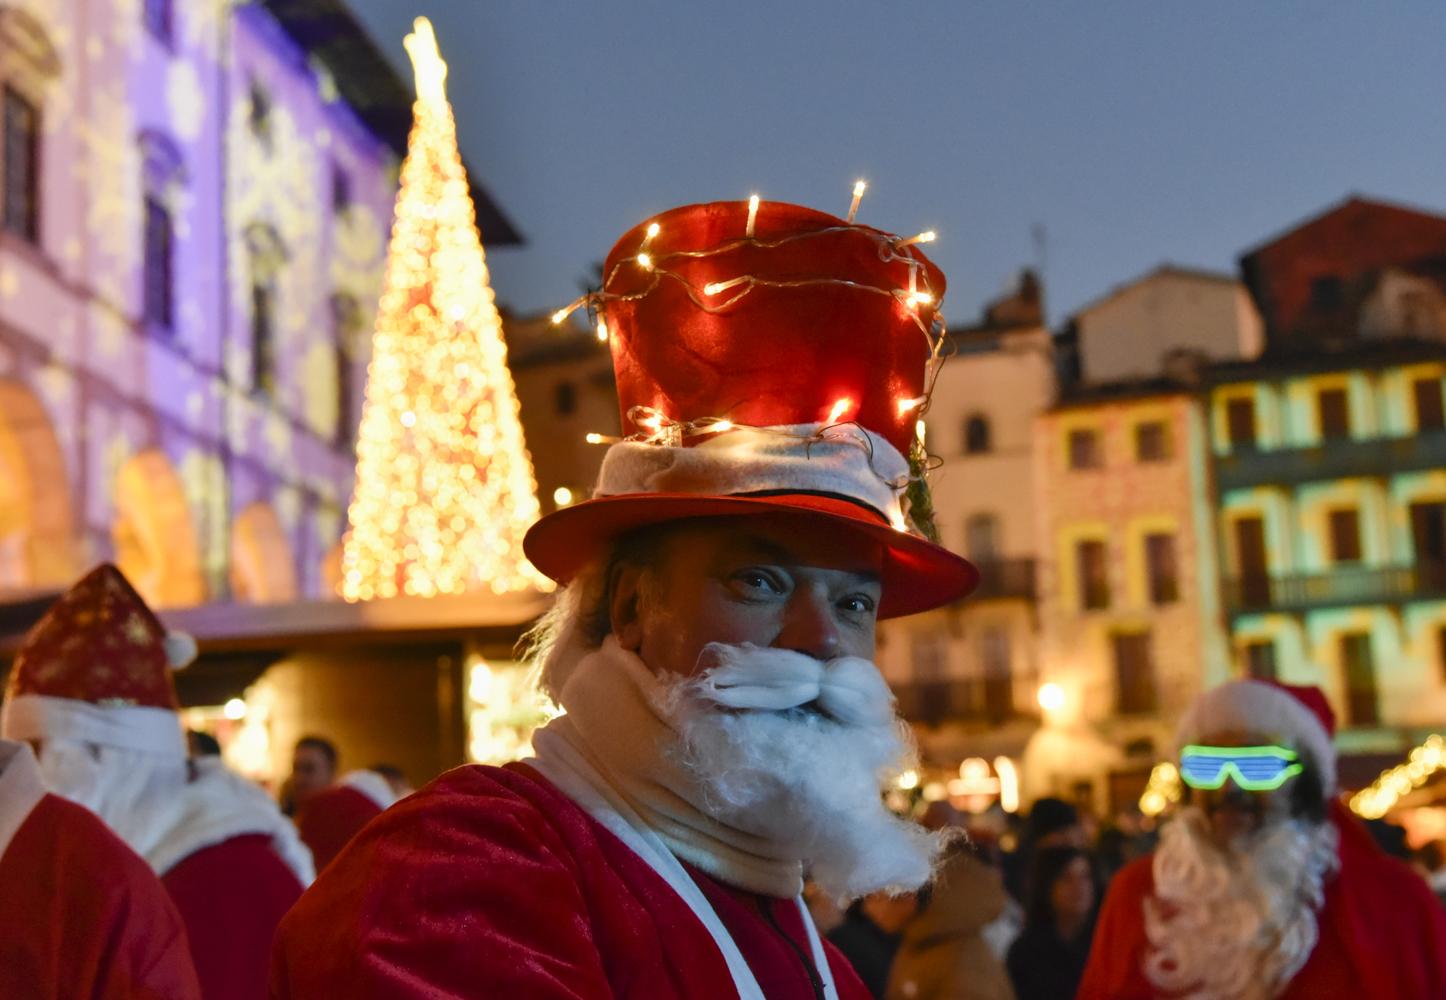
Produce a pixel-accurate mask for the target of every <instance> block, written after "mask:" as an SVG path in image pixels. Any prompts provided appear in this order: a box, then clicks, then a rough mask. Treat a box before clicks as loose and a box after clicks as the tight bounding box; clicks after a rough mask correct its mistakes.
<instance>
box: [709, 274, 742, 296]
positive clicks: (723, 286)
mask: <svg viewBox="0 0 1446 1000" xmlns="http://www.w3.org/2000/svg"><path fill="white" fill-rule="evenodd" d="M748 280H749V277H748V275H746V274H745V275H743V276H742V277H738V278H729V279H728V280H727V281H710V282H708V284H706V285H704V286H703V294H704V295H717V294H718V293H719V292H726V291H728V289H730V288H735V287H737V286H738V285H741V284H743V283H744V282H745V281H748Z"/></svg>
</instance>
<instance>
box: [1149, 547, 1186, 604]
mask: <svg viewBox="0 0 1446 1000" xmlns="http://www.w3.org/2000/svg"><path fill="white" fill-rule="evenodd" d="M1145 571H1146V574H1147V575H1148V577H1149V581H1150V603H1151V604H1169V603H1171V602H1172V601H1176V600H1179V598H1180V583H1179V578H1178V571H1177V569H1176V565H1175V536H1174V535H1170V534H1163V533H1162V534H1151V535H1146V536H1145Z"/></svg>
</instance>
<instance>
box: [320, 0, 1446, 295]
mask: <svg viewBox="0 0 1446 1000" xmlns="http://www.w3.org/2000/svg"><path fill="white" fill-rule="evenodd" d="M348 2H349V3H350V4H351V6H352V7H353V8H354V9H355V10H356V11H357V13H358V14H359V15H360V16H361V18H362V20H363V21H364V23H366V25H367V26H368V27H369V28H370V29H371V31H372V33H373V34H374V36H375V37H376V38H377V40H378V42H379V43H380V44H381V45H382V47H383V48H384V50H385V51H386V52H387V54H388V55H389V56H391V57H392V58H393V59H394V61H396V62H397V63H398V64H399V66H402V67H403V68H405V67H406V63H405V58H404V54H403V51H402V47H401V38H402V35H403V34H404V33H405V32H406V31H407V30H408V27H409V25H410V22H411V18H412V17H414V16H416V15H417V14H426V15H428V16H429V17H431V18H432V20H433V22H434V23H435V24H436V26H437V32H438V36H439V38H440V42H441V46H442V51H443V55H444V56H445V57H447V59H448V60H449V62H450V64H451V76H450V79H449V86H450V93H451V96H452V100H453V104H454V106H455V108H456V111H457V117H458V124H459V129H460V132H461V142H462V148H463V151H464V154H465V155H466V156H467V158H468V160H469V162H470V164H471V165H472V166H473V168H474V170H475V171H476V172H477V174H478V175H479V176H480V178H481V180H482V182H483V183H484V184H485V185H486V186H487V188H488V189H489V190H490V191H491V192H492V194H493V196H494V197H495V198H496V199H497V200H498V201H499V202H500V203H501V205H502V206H503V207H504V209H505V210H506V211H507V212H508V214H509V215H510V216H511V217H512V219H513V220H514V222H515V223H516V224H517V225H518V226H519V227H520V228H521V229H522V231H523V232H524V233H525V234H526V235H527V237H528V240H529V244H528V246H527V247H525V248H523V249H520V250H502V249H499V250H497V251H495V252H491V253H490V254H489V263H490V264H491V266H492V271H493V285H494V287H495V288H496V289H497V292H498V296H499V298H500V299H501V300H502V301H504V302H507V303H509V304H511V305H512V306H514V307H515V308H518V309H520V310H523V311H539V310H545V309H551V308H553V307H555V306H557V305H559V304H562V303H565V302H566V301H568V300H569V299H571V298H573V297H574V296H575V295H576V288H577V285H578V281H579V280H580V279H581V278H582V277H583V276H584V275H585V274H586V273H587V271H588V268H589V265H590V263H591V262H592V261H595V260H600V259H601V258H602V257H603V256H604V255H605V254H606V253H607V251H608V249H609V248H610V247H611V246H612V243H613V241H614V240H615V239H616V238H617V237H618V236H619V235H621V234H622V233H623V232H624V231H625V230H627V229H628V228H629V227H631V226H632V225H634V224H635V223H637V222H639V221H641V220H642V219H644V218H646V217H647V216H648V215H650V214H653V213H656V212H658V211H661V210H663V209H666V208H669V207H672V206H674V205H679V204H685V203H688V202H693V201H708V200H713V199H721V198H745V197H747V195H748V194H749V193H750V192H753V191H757V192H759V193H760V194H761V195H762V196H763V197H764V198H766V199H777V200H784V201H795V202H800V203H803V204H807V205H811V206H814V207H817V208H822V209H825V210H831V211H834V212H837V213H839V214H842V213H843V212H844V211H845V210H846V209H847V206H848V201H849V193H850V188H851V186H852V184H853V181H854V179H855V178H857V177H865V178H867V179H868V181H869V183H870V188H869V192H868V195H867V196H866V197H865V200H864V204H863V208H862V210H861V211H860V216H859V217H860V220H861V221H865V222H868V223H870V224H872V225H877V226H879V227H880V228H883V229H889V230H894V231H899V232H910V233H912V232H917V231H919V230H921V229H925V228H934V229H936V230H938V232H939V241H938V242H937V243H935V244H934V245H933V246H932V247H931V249H930V254H931V256H933V257H934V258H935V260H936V261H937V262H938V263H939V264H940V266H942V267H943V268H944V271H945V273H946V274H947V275H948V277H949V286H950V290H949V296H948V299H947V300H946V314H947V315H948V316H949V318H950V320H951V322H952V323H955V324H963V323H965V322H968V321H969V320H971V319H972V318H974V316H975V315H976V314H977V311H978V309H979V306H980V304H981V303H982V302H983V301H984V300H986V299H988V298H990V297H992V296H993V295H995V294H997V293H998V292H999V291H1000V290H1001V289H1002V288H1004V287H1005V285H1006V284H1007V283H1008V282H1009V280H1010V279H1011V276H1012V275H1013V274H1014V273H1015V272H1016V271H1017V269H1018V268H1019V267H1021V266H1024V265H1028V264H1036V263H1038V261H1039V252H1038V248H1037V245H1036V240H1035V239H1034V238H1033V236H1032V232H1033V231H1034V229H1035V228H1036V227H1038V226H1042V227H1043V228H1044V231H1045V233H1046V239H1045V256H1044V275H1045V282H1046V294H1047V297H1048V305H1049V310H1050V317H1051V321H1052V322H1056V323H1057V322H1059V321H1060V320H1062V319H1063V318H1064V317H1065V316H1066V315H1068V313H1069V312H1070V311H1072V310H1073V309H1075V308H1077V307H1079V306H1080V305H1082V304H1084V303H1085V302H1087V301H1089V300H1092V299H1094V298H1096V297H1098V296H1099V295H1101V294H1103V293H1104V292H1105V291H1107V290H1108V289H1109V288H1111V287H1112V286H1114V285H1117V284H1119V283H1121V282H1123V281H1126V280H1128V279H1130V278H1132V277H1134V276H1136V275H1138V274H1140V273H1142V272H1144V271H1146V270H1148V269H1150V268H1151V267H1153V266H1155V265H1156V264H1159V263H1160V262H1162V261H1167V260H1168V261H1173V262H1175V263H1180V264H1187V265H1193V266H1199V267H1206V268H1212V269H1219V270H1229V271H1233V270H1234V269H1235V258H1236V256H1237V255H1238V254H1239V253H1240V252H1241V251H1243V250H1245V249H1247V248H1249V247H1250V246H1253V245H1255V244H1257V243H1259V242H1261V241H1263V240H1264V239H1265V238H1266V237H1268V236H1270V235H1272V234H1274V233H1276V232H1279V231H1280V230H1282V229H1284V228H1286V227H1287V226H1289V225H1290V224H1292V223H1293V222H1295V221H1297V220H1299V219H1301V218H1303V217H1305V216H1308V215H1311V214H1314V213H1315V212H1316V211H1318V210H1320V209H1321V208H1324V207H1325V206H1327V205H1328V204H1331V203H1333V202H1335V201H1338V200H1340V199H1341V198H1343V197H1344V196H1346V195H1347V194H1348V193H1352V192H1358V193H1364V194H1368V195H1372V196H1376V197H1380V198H1384V199H1387V200H1391V201H1398V202H1404V203H1407V204H1413V205H1418V206H1422V207H1425V208H1428V209H1442V210H1446V4H1441V3H1435V2H1430V3H1428V2H1425V0H1404V2H1400V3H1394V4H1380V5H1377V4H1361V3H1345V2H1336V3H1326V2H1313V3H1306V2H1303V0H1289V2H1287V0H1280V2H1275V3H1260V2H1258V0H1257V2H1243V0H1209V2H1195V3H1180V2H1177V3H1165V2H1160V0H1154V2H1143V0H1139V2H1137V0H1128V2H1126V0H1089V2H1087V3H1066V2H1058V3H1044V2H1028V0H1012V2H1003V0H995V2H967V0H954V2H948V3H942V2H941V3H933V2H919V3H913V4H908V5H905V4H891V3H884V2H883V0H872V2H869V0H832V2H827V3H825V2H815V3H803V2H788V0H773V2H771V3H770V2H762V0H726V2H714V3H706V4H703V3H686V2H678V0H673V2H653V0H616V2H609V3H606V4H604V3H587V4H584V3H576V2H575V3H571V4H564V3H562V2H557V0H430V2H425V3H418V2H416V0H348ZM408 78H410V71H409V70H408ZM483 235H484V239H485V235H486V234H483Z"/></svg>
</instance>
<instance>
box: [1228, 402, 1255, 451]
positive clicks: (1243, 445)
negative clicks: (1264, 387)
mask: <svg viewBox="0 0 1446 1000" xmlns="http://www.w3.org/2000/svg"><path fill="white" fill-rule="evenodd" d="M1225 427H1226V432H1227V433H1228V434H1229V435H1230V447H1231V448H1232V449H1234V450H1236V451H1242V450H1247V449H1251V448H1254V447H1255V400H1253V399H1251V398H1250V397H1249V396H1236V397H1235V398H1234V399H1230V400H1227V401H1226V403H1225Z"/></svg>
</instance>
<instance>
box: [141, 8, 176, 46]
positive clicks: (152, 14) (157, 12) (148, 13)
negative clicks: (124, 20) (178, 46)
mask: <svg viewBox="0 0 1446 1000" xmlns="http://www.w3.org/2000/svg"><path fill="white" fill-rule="evenodd" d="M145 18H146V30H147V31H149V32H150V33H151V34H152V35H153V36H154V37H155V38H156V39H158V40H159V41H162V42H165V43H166V44H167V45H170V44H171V39H172V38H173V37H174V36H173V34H172V28H173V21H172V11H171V0H146V10H145Z"/></svg>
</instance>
